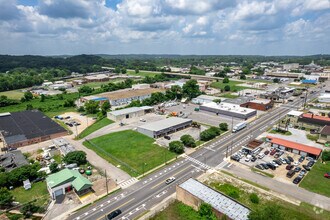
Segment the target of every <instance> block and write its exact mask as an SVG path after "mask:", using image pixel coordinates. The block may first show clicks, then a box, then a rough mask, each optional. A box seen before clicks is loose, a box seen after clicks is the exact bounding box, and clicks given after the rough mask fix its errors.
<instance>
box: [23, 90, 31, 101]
mask: <svg viewBox="0 0 330 220" xmlns="http://www.w3.org/2000/svg"><path fill="white" fill-rule="evenodd" d="M24 99H25V101H30V100H32V99H33V94H32V93H31V92H29V91H27V92H24Z"/></svg>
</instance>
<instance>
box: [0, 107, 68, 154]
mask: <svg viewBox="0 0 330 220" xmlns="http://www.w3.org/2000/svg"><path fill="white" fill-rule="evenodd" d="M0 131H2V136H3V138H4V140H5V143H6V145H7V147H8V148H9V147H22V146H26V145H30V144H35V143H39V142H42V141H46V140H50V139H53V138H57V137H61V136H64V135H67V134H68V132H67V131H66V130H65V129H64V128H63V127H61V126H60V125H59V124H57V123H56V122H55V121H53V120H51V119H50V118H49V117H47V116H46V115H44V114H43V113H42V112H40V111H38V110H27V111H22V112H12V113H9V112H8V113H3V114H0Z"/></svg>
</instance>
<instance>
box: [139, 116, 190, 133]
mask: <svg viewBox="0 0 330 220" xmlns="http://www.w3.org/2000/svg"><path fill="white" fill-rule="evenodd" d="M186 122H192V120H191V119H185V118H178V117H170V118H166V119H163V120H160V121H155V122H151V123H149V124H145V125H142V126H139V128H142V129H146V130H150V131H162V130H164V129H167V128H169V127H173V126H176V125H180V124H183V123H186Z"/></svg>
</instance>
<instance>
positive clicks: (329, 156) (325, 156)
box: [322, 151, 330, 161]
mask: <svg viewBox="0 0 330 220" xmlns="http://www.w3.org/2000/svg"><path fill="white" fill-rule="evenodd" d="M322 160H323V161H330V151H323V153H322Z"/></svg>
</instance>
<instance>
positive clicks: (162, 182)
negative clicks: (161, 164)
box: [150, 166, 190, 189]
mask: <svg viewBox="0 0 330 220" xmlns="http://www.w3.org/2000/svg"><path fill="white" fill-rule="evenodd" d="M189 168H190V166H188V167H186V168H185V169H183V170H180V171H179V172H176V173H175V174H173V175H172V176H174V177H175V176H176V175H178V174H179V173H182V172H183V171H185V170H187V169H189ZM164 183H165V182H164V181H161V182H160V183H157V184H156V185H154V186H153V187H151V188H150V189H154V188H156V187H157V186H159V185H161V184H164Z"/></svg>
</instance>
